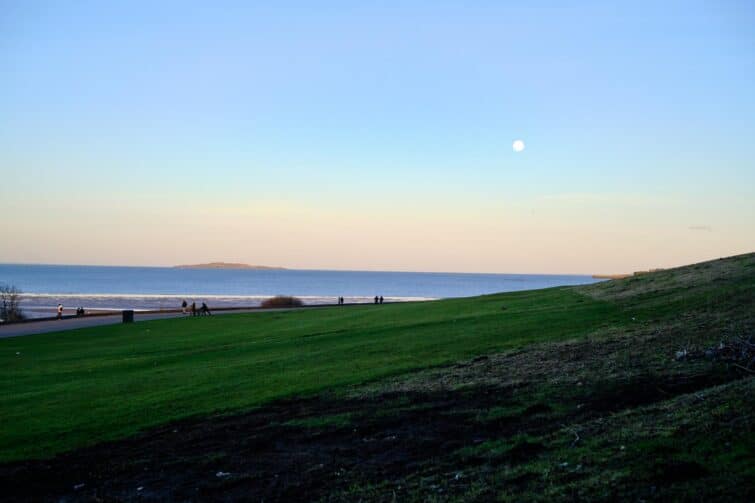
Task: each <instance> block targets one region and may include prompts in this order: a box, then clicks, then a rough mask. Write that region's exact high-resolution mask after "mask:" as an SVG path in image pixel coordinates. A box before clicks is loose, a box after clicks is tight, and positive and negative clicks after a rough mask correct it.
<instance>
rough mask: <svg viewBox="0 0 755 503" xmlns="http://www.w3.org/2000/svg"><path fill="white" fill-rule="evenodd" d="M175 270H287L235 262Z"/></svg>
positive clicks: (188, 266) (192, 265) (175, 267)
mask: <svg viewBox="0 0 755 503" xmlns="http://www.w3.org/2000/svg"><path fill="white" fill-rule="evenodd" d="M173 268H174V269H255V270H258V271H259V270H265V271H268V270H285V269H286V268H285V267H272V266H267V265H249V264H239V263H235V262H207V263H206V264H185V265H176V266H173Z"/></svg>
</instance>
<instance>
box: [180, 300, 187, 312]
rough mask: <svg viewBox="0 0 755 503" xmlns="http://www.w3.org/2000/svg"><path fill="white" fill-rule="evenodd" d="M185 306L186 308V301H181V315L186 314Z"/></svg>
mask: <svg viewBox="0 0 755 503" xmlns="http://www.w3.org/2000/svg"><path fill="white" fill-rule="evenodd" d="M187 306H188V304H187V303H186V300H185V299H184V301H183V302H181V312H182V313H183V314H186V307H187Z"/></svg>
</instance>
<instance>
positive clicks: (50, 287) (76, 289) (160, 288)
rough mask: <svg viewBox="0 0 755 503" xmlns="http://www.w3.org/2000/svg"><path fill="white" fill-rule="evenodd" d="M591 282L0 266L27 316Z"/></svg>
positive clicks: (418, 296) (586, 279)
mask: <svg viewBox="0 0 755 503" xmlns="http://www.w3.org/2000/svg"><path fill="white" fill-rule="evenodd" d="M595 281H596V280H594V279H593V278H591V277H590V276H574V275H542V274H461V273H416V272H367V271H309V270H285V271H255V270H227V269H226V270H219V269H174V268H167V267H97V266H59V265H20V264H0V283H6V284H11V285H15V286H16V287H18V288H19V289H21V290H22V291H23V292H24V296H23V301H22V307H23V309H24V312H25V313H26V314H27V315H29V316H49V315H50V314H51V313H52V312H53V310H54V307H55V306H56V305H57V304H58V303H59V302H60V303H62V304H63V305H64V306H65V307H66V308H75V307H77V306H83V307H84V308H85V309H88V310H90V311H91V310H98V309H125V308H129V309H137V310H146V309H167V308H176V307H178V306H179V305H180V303H181V301H182V300H183V299H186V300H187V301H188V302H189V303H191V302H192V301H196V302H207V304H208V305H209V306H210V307H230V306H256V305H259V303H260V302H261V301H262V300H263V299H266V298H268V297H271V296H273V295H279V294H282V295H295V296H297V297H300V298H301V299H302V300H304V302H305V303H306V304H326V303H333V302H335V300H336V297H338V296H339V295H340V296H343V297H344V298H345V301H346V302H372V298H373V297H374V296H375V295H382V296H383V297H384V298H385V300H386V301H388V302H391V301H407V300H429V299H438V298H448V297H467V296H471V295H480V294H485V293H495V292H510V291H516V290H531V289H536V288H547V287H552V286H560V285H578V284H585V283H593V282H595Z"/></svg>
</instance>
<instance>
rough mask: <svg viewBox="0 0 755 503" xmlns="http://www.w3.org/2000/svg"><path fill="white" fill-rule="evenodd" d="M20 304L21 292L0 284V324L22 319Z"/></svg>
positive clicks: (13, 287)
mask: <svg viewBox="0 0 755 503" xmlns="http://www.w3.org/2000/svg"><path fill="white" fill-rule="evenodd" d="M20 302H21V290H19V289H18V288H16V287H15V286H12V285H2V284H0V323H6V322H11V321H19V320H23V319H24V315H23V313H22V312H21V308H20V307H19V303H20Z"/></svg>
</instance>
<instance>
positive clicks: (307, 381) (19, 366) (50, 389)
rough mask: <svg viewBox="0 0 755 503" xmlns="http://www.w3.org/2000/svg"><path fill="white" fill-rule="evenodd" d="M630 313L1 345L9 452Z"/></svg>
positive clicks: (584, 303) (225, 407)
mask: <svg viewBox="0 0 755 503" xmlns="http://www.w3.org/2000/svg"><path fill="white" fill-rule="evenodd" d="M504 305H505V306H506V309H505V310H503V309H502V306H504ZM625 318H626V317H623V316H622V315H621V314H620V311H619V309H618V308H617V307H616V306H615V305H613V304H612V303H610V302H607V301H603V300H596V299H591V298H588V297H585V296H584V295H581V294H579V293H577V292H575V291H574V290H572V289H567V288H555V289H548V290H541V291H531V292H519V293H509V294H500V295H490V296H484V297H478V298H470V299H460V300H447V301H439V302H432V303H422V304H396V305H383V306H365V307H354V308H331V309H321V310H313V311H309V310H307V311H290V312H277V313H273V312H271V313H258V314H239V315H226V316H218V317H212V318H185V319H177V320H160V321H152V322H144V323H138V324H134V325H119V326H111V327H97V328H89V329H82V330H76V331H69V332H62V333H56V334H44V335H38V336H32V337H20V338H13V339H5V340H0V424H2V432H1V433H0V460H11V459H21V458H29V457H45V456H50V455H52V454H54V453H56V452H60V451H63V450H67V449H71V448H75V447H79V446H82V445H87V444H93V443H96V442H99V441H102V440H106V439H114V438H120V437H124V436H127V435H129V434H132V433H134V432H136V431H138V430H140V429H142V428H145V427H149V426H153V425H157V424H161V423H164V422H166V421H169V420H172V419H176V418H181V417H187V416H191V415H197V414H207V413H211V412H215V411H233V410H242V409H245V408H249V407H253V406H256V405H259V404H262V403H264V402H266V401H270V400H272V399H275V398H279V397H283V396H287V395H291V394H302V393H312V392H316V391H318V390H321V389H324V388H327V387H333V386H338V385H344V384H356V383H361V382H365V381H367V380H372V379H375V378H378V377H382V376H386V375H390V374H396V373H400V372H403V371H407V370H410V369H415V368H421V367H428V366H433V365H439V364H443V363H448V362H451V361H456V360H459V359H463V358H467V357H470V356H473V355H477V354H483V353H488V352H492V351H500V350H504V349H507V348H515V347H520V346H523V345H526V344H530V343H534V342H542V341H553V340H561V339H567V338H572V337H575V336H581V335H586V334H589V333H590V332H592V331H594V330H596V329H598V328H599V327H601V326H606V325H608V324H614V325H621V324H623V323H625V322H626V321H627V320H626V319H625ZM17 353H20V354H17Z"/></svg>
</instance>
